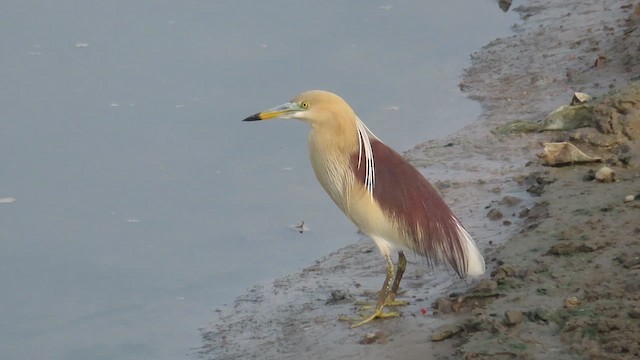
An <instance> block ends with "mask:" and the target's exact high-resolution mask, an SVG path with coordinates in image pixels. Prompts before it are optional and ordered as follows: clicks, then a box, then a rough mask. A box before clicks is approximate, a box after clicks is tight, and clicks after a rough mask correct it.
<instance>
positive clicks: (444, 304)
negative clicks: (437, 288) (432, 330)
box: [434, 298, 453, 314]
mask: <svg viewBox="0 0 640 360" xmlns="http://www.w3.org/2000/svg"><path fill="white" fill-rule="evenodd" d="M452 305H453V303H452V302H451V300H449V299H447V298H439V299H438V300H436V302H435V304H434V308H435V310H436V311H437V312H438V313H440V314H448V313H450V312H451V311H452V309H451V306H452Z"/></svg>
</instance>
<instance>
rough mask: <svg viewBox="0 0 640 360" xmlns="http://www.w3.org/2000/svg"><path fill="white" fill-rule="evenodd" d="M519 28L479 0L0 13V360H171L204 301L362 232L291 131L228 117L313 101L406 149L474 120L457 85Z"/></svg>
mask: <svg viewBox="0 0 640 360" xmlns="http://www.w3.org/2000/svg"><path fill="white" fill-rule="evenodd" d="M516 21H517V18H516V16H515V14H513V13H507V14H503V13H502V12H501V11H499V10H498V7H497V4H496V3H495V2H494V1H493V0H482V1H478V0H466V1H463V0H458V1H438V2H425V1H393V0H389V1H384V2H371V1H322V2H320V1H304V0H303V1H268V2H267V1H257V0H256V1H238V0H233V1H231V0H229V1H168V0H164V1H163V0H156V1H150V0H146V1H122V0H120V1H71V0H59V1H29V0H20V1H15V0H8V1H4V2H3V4H2V10H1V11H0V24H2V29H3V31H1V32H0V49H1V51H0V64H1V65H2V66H0V79H1V81H2V85H1V86H0V198H4V199H5V200H4V203H2V202H1V201H2V200H0V291H1V294H2V295H1V296H0V358H2V359H31V360H34V359H71V360H75V359H78V360H80V359H82V360H85V359H160V360H163V359H179V358H184V357H186V356H187V355H186V354H188V353H190V352H192V351H191V350H190V349H191V348H193V347H197V346H199V344H200V340H199V334H198V331H197V329H198V327H201V326H204V325H205V324H206V323H207V322H208V321H209V319H211V318H213V314H212V311H213V310H214V309H215V308H216V306H220V305H222V304H225V303H229V302H230V301H232V299H233V298H234V297H235V296H237V295H239V294H241V293H242V292H243V290H244V289H246V288H248V287H250V286H251V285H252V284H254V283H256V282H260V281H265V280H268V279H272V278H275V277H277V276H279V275H283V274H286V273H290V272H292V271H295V270H297V269H300V268H302V267H304V266H305V265H308V264H310V263H311V262H312V261H313V260H314V259H316V258H318V257H319V256H321V255H324V254H327V253H329V252H330V251H332V250H335V249H337V248H339V247H342V246H344V245H347V244H349V243H352V242H353V241H356V240H357V239H358V236H357V235H356V232H355V228H354V226H353V225H351V224H350V223H349V222H347V220H346V219H344V218H343V215H341V213H340V212H339V211H338V210H337V208H335V206H334V205H333V204H332V203H331V202H330V200H329V199H328V197H327V196H326V195H325V194H324V193H323V191H322V189H321V188H320V186H319V185H317V184H316V181H315V179H314V177H313V174H312V172H311V167H310V165H308V160H307V154H306V133H307V128H306V126H305V125H304V124H302V123H297V122H293V121H271V122H265V123H251V124H247V123H241V122H240V120H241V119H243V118H244V117H246V116H248V115H250V114H253V113H255V112H257V111H260V110H263V109H266V108H268V107H271V106H275V105H278V104H281V103H283V102H285V101H287V100H289V99H290V98H291V97H292V96H293V95H295V94H297V93H299V92H301V91H303V90H307V89H313V88H320V89H327V90H332V91H334V92H337V93H339V94H340V95H342V96H343V97H344V98H345V99H347V101H349V102H350V103H351V104H352V106H353V107H354V108H355V110H356V111H357V112H358V114H359V116H360V117H361V118H362V119H363V120H364V121H365V122H366V123H367V124H368V125H369V127H370V128H371V129H372V130H373V131H374V132H375V133H377V134H378V135H379V136H380V137H381V138H382V139H384V140H385V141H386V142H387V143H388V144H390V145H391V146H393V147H395V148H396V149H398V150H405V149H408V148H409V147H411V146H412V145H414V144H416V143H418V142H421V141H424V140H427V139H431V138H436V137H441V136H444V135H446V134H449V133H451V132H453V131H455V130H456V129H459V128H460V127H462V126H463V125H464V124H467V123H469V122H470V121H473V119H474V118H475V117H476V116H477V115H478V114H479V112H480V109H479V106H478V105H477V104H475V103H474V102H471V101H469V100H466V99H465V98H464V96H463V95H462V94H461V93H460V92H459V91H458V89H457V84H458V82H459V80H460V79H459V77H460V73H461V71H462V69H463V67H465V66H466V65H468V62H467V60H468V57H469V54H470V53H471V52H473V51H475V50H477V49H478V48H479V47H480V46H482V45H483V44H484V43H486V42H488V41H489V40H491V39H492V38H494V37H497V36H507V35H508V34H509V32H510V30H509V27H510V26H511V25H512V24H513V23H514V22H516ZM7 198H13V199H15V201H14V202H9V201H10V200H7ZM300 220H304V221H305V223H306V224H307V226H308V227H309V228H310V231H309V232H307V233H304V234H299V233H297V232H295V231H293V230H291V229H290V228H289V226H290V225H295V224H296V223H297V222H299V221H300Z"/></svg>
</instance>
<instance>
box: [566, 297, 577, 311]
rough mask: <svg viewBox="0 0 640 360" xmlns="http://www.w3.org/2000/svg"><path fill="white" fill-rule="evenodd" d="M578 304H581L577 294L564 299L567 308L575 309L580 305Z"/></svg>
mask: <svg viewBox="0 0 640 360" xmlns="http://www.w3.org/2000/svg"><path fill="white" fill-rule="evenodd" d="M578 305H580V300H578V298H577V297H575V296H571V297H568V298H566V299H564V307H565V308H566V309H575V308H577V307H578Z"/></svg>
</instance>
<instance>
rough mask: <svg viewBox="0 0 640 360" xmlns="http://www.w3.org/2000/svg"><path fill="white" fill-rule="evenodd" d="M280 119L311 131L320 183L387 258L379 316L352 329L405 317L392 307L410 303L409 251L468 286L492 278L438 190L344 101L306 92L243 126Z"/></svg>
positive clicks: (377, 308) (311, 155)
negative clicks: (402, 293) (405, 279)
mask: <svg viewBox="0 0 640 360" xmlns="http://www.w3.org/2000/svg"><path fill="white" fill-rule="evenodd" d="M275 118H280V119H297V120H302V121H304V122H306V123H307V124H308V125H309V126H310V130H309V134H308V146H309V159H310V161H311V166H312V168H313V170H314V173H315V175H316V178H317V180H318V182H319V183H320V185H321V186H322V187H323V188H324V190H325V191H326V192H327V194H328V195H329V197H330V198H331V199H332V200H333V202H334V203H335V204H336V205H337V206H338V208H340V210H342V212H344V214H345V215H346V216H347V217H348V218H349V219H350V220H351V221H352V222H353V223H354V224H355V225H356V226H357V227H358V228H359V230H360V231H361V232H362V233H364V234H366V235H367V236H368V237H369V238H371V239H372V240H373V242H374V243H375V245H376V246H377V248H378V250H380V253H381V254H382V256H383V257H384V259H385V262H386V277H385V280H384V283H383V286H382V289H381V290H380V292H379V293H378V296H377V300H376V304H375V308H374V310H373V313H372V314H371V315H370V316H367V317H365V316H363V319H362V320H361V321H358V322H356V323H355V324H353V325H352V327H358V326H361V325H364V324H366V323H368V322H370V321H372V320H374V319H376V318H386V317H394V316H399V314H398V313H396V312H390V311H389V312H388V311H384V308H385V306H394V305H401V304H402V303H403V302H400V301H397V300H396V296H397V293H398V289H399V286H400V281H401V280H402V275H403V274H404V272H405V269H406V266H407V259H406V256H405V254H404V252H405V251H412V252H413V253H415V254H417V255H419V256H421V257H422V258H424V259H426V263H427V264H428V265H430V266H434V265H438V264H441V263H444V262H446V263H448V264H450V266H451V267H452V268H453V270H454V271H455V272H456V273H457V275H458V276H459V277H460V278H463V279H464V278H465V277H466V276H480V275H482V274H483V273H484V271H485V262H484V258H483V256H482V253H481V252H480V251H479V249H478V247H477V245H476V243H475V241H474V240H473V238H472V237H471V235H470V234H469V232H468V231H467V230H466V229H465V227H464V226H463V225H462V223H461V221H460V219H459V218H458V217H456V215H455V214H454V213H453V212H452V211H451V209H450V208H449V206H448V205H447V204H446V203H445V202H444V200H443V199H442V197H441V196H440V195H439V194H438V191H437V190H436V189H435V188H434V187H433V185H431V183H429V181H428V180H427V179H426V178H425V177H424V176H423V175H422V174H421V173H420V172H419V171H418V170H417V169H416V168H415V167H414V166H413V165H411V164H410V163H409V162H408V161H407V160H405V159H404V158H403V157H402V155H400V154H399V153H397V152H396V151H395V150H393V149H392V148H390V147H389V146H387V145H386V144H385V143H384V142H382V140H380V139H379V138H378V137H377V136H375V135H374V134H373V132H371V131H370V130H369V128H367V126H366V125H365V124H364V122H363V121H362V120H360V118H359V117H358V116H357V115H356V113H355V112H354V110H353V109H352V108H351V106H350V105H349V104H348V103H347V102H346V101H345V100H344V99H342V98H341V97H340V96H338V95H336V94H334V93H332V92H329V91H323V90H309V91H305V92H303V93H301V94H299V95H297V96H295V97H294V98H293V99H291V100H290V101H289V102H286V103H284V104H282V105H280V106H276V107H273V108H270V109H268V110H265V111H262V112H259V113H256V114H254V115H251V116H249V117H247V118H245V119H244V120H243V121H259V120H268V119H275ZM394 253H397V254H398V259H397V261H396V262H395V263H394V262H393V258H392V256H393V255H395V254H394Z"/></svg>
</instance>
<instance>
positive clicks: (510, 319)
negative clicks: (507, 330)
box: [504, 310, 523, 326]
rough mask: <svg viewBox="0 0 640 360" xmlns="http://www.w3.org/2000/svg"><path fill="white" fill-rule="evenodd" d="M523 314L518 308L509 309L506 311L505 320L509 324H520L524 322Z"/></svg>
mask: <svg viewBox="0 0 640 360" xmlns="http://www.w3.org/2000/svg"><path fill="white" fill-rule="evenodd" d="M522 318H523V314H522V312H521V311H517V310H507V311H505V312H504V322H505V324H507V325H509V326H513V325H518V324H520V323H521V322H522Z"/></svg>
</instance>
